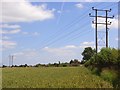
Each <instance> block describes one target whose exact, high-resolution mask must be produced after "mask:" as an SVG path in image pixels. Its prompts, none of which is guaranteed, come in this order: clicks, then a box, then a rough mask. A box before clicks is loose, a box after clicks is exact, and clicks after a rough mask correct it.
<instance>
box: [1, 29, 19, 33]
mask: <svg viewBox="0 0 120 90" xmlns="http://www.w3.org/2000/svg"><path fill="white" fill-rule="evenodd" d="M19 32H21V30H20V29H15V30H0V34H17V33H19Z"/></svg>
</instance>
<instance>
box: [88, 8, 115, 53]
mask: <svg viewBox="0 0 120 90" xmlns="http://www.w3.org/2000/svg"><path fill="white" fill-rule="evenodd" d="M92 10H95V16H92V15H91V13H90V14H89V16H90V17H95V21H92V23H93V24H95V39H96V41H95V42H96V54H97V52H98V37H97V34H98V33H97V32H98V28H97V25H98V24H103V25H106V48H108V25H111V22H109V21H108V18H114V16H112V17H109V16H108V12H111V9H110V10H102V9H95V8H94V7H92ZM98 11H103V12H106V15H105V16H98ZM98 17H99V18H105V19H106V20H105V23H101V22H100V23H98V20H97V19H98Z"/></svg>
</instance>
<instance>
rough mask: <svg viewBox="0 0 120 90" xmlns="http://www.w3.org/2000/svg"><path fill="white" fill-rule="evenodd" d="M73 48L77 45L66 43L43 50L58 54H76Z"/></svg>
mask: <svg viewBox="0 0 120 90" xmlns="http://www.w3.org/2000/svg"><path fill="white" fill-rule="evenodd" d="M75 49H77V46H74V45H67V46H64V47H59V48H49V47H45V48H43V50H45V51H47V52H49V53H52V54H55V55H58V56H74V55H75V54H76V53H75V51H74V50H75Z"/></svg>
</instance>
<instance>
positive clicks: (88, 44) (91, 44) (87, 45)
mask: <svg viewBox="0 0 120 90" xmlns="http://www.w3.org/2000/svg"><path fill="white" fill-rule="evenodd" d="M80 47H81V48H85V47H92V48H94V42H93V41H91V42H82V43H81V45H80Z"/></svg>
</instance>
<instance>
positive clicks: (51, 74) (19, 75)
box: [2, 66, 112, 88]
mask: <svg viewBox="0 0 120 90" xmlns="http://www.w3.org/2000/svg"><path fill="white" fill-rule="evenodd" d="M2 79H3V81H2V87H3V88H112V85H111V84H110V83H108V82H106V81H104V80H103V79H101V78H100V77H98V76H95V75H93V74H91V72H90V71H89V70H88V69H86V68H85V67H83V66H82V67H39V68H35V67H26V68H3V69H2Z"/></svg>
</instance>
